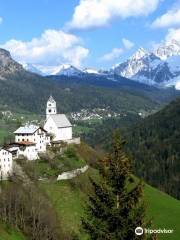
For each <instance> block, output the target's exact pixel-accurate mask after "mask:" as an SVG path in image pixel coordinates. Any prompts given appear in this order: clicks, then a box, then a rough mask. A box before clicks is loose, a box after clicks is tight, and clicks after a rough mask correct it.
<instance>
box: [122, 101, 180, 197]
mask: <svg viewBox="0 0 180 240" xmlns="http://www.w3.org/2000/svg"><path fill="white" fill-rule="evenodd" d="M179 123H180V99H177V100H176V101H173V102H172V103H171V104H169V105H168V106H167V107H165V108H164V109H163V110H161V111H159V112H157V113H156V114H154V115H151V116H149V117H147V118H146V119H144V120H143V121H141V122H140V123H138V124H137V125H136V126H135V127H133V128H131V129H130V131H129V133H128V134H126V138H127V142H128V150H129V152H130V153H131V154H132V157H133V159H135V160H134V165H135V173H136V174H137V175H138V176H140V177H142V178H143V179H145V180H146V181H147V182H148V183H150V184H152V185H153V186H156V187H158V188H159V189H160V190H162V191H166V192H167V193H169V194H170V195H172V196H174V197H176V198H180V188H179V186H180V175H179V172H180V124H179Z"/></svg>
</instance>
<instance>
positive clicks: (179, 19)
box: [151, 8, 180, 28]
mask: <svg viewBox="0 0 180 240" xmlns="http://www.w3.org/2000/svg"><path fill="white" fill-rule="evenodd" d="M175 26H180V9H179V8H178V9H171V10H169V11H168V12H167V13H165V14H163V15H162V16H160V17H159V18H157V19H156V20H155V21H154V22H153V23H152V24H151V27H153V28H163V27H175Z"/></svg>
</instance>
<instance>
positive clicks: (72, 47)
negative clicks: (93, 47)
mask: <svg viewBox="0 0 180 240" xmlns="http://www.w3.org/2000/svg"><path fill="white" fill-rule="evenodd" d="M0 47H1V48H5V49H7V50H9V51H10V52H11V55H12V57H13V58H14V59H15V60H17V61H19V62H28V63H35V64H40V65H58V64H60V63H62V62H63V63H70V64H73V65H75V66H77V67H79V66H80V65H81V62H82V60H84V59H85V58H86V57H87V56H88V53H89V50H88V49H87V48H85V47H83V46H82V41H81V39H80V38H78V37H77V36H75V35H73V34H69V33H65V32H63V31H57V30H53V29H49V30H46V31H44V32H43V33H42V35H41V36H40V37H39V38H33V39H32V40H31V41H21V40H15V39H11V40H9V41H7V42H6V43H4V44H2V45H0Z"/></svg>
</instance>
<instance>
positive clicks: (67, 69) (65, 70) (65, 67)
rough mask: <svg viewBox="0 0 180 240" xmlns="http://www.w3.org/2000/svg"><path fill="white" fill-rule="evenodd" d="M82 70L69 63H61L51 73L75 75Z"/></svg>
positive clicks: (79, 73)
mask: <svg viewBox="0 0 180 240" xmlns="http://www.w3.org/2000/svg"><path fill="white" fill-rule="evenodd" d="M81 74H82V71H81V70H80V69H78V68H76V67H74V66H72V65H70V64H62V65H60V66H59V68H58V69H57V70H56V71H55V72H53V73H52V75H64V76H77V75H81Z"/></svg>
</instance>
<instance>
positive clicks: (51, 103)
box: [46, 96, 57, 119]
mask: <svg viewBox="0 0 180 240" xmlns="http://www.w3.org/2000/svg"><path fill="white" fill-rule="evenodd" d="M53 114H57V109H56V101H55V100H54V98H53V97H52V96H50V97H49V99H48V101H47V106H46V119H47V118H48V117H49V116H50V115H53Z"/></svg>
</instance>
